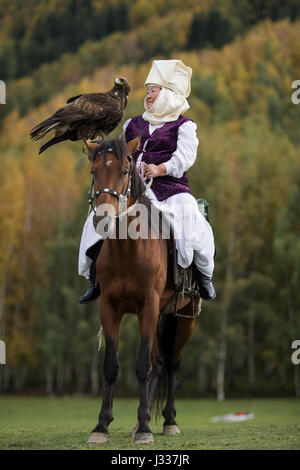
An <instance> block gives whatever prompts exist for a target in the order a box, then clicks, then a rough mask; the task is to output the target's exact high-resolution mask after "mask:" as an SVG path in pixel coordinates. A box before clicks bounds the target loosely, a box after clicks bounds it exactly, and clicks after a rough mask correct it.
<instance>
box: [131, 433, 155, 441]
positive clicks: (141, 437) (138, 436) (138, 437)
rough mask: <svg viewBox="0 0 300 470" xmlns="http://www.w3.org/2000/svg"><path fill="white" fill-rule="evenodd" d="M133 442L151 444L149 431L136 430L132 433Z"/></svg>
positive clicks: (151, 439)
mask: <svg viewBox="0 0 300 470" xmlns="http://www.w3.org/2000/svg"><path fill="white" fill-rule="evenodd" d="M134 442H136V443H137V444H152V443H153V442H154V439H153V435H152V433H151V432H137V433H135V435H134Z"/></svg>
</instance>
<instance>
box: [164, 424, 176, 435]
mask: <svg viewBox="0 0 300 470" xmlns="http://www.w3.org/2000/svg"><path fill="white" fill-rule="evenodd" d="M176 434H180V429H179V427H178V426H177V424H171V425H167V426H164V435H165V436H175V435H176Z"/></svg>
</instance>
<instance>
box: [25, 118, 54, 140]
mask: <svg viewBox="0 0 300 470" xmlns="http://www.w3.org/2000/svg"><path fill="white" fill-rule="evenodd" d="M58 124H59V121H58V120H57V119H53V118H52V117H51V118H48V119H46V120H45V121H43V122H41V123H40V124H38V125H37V126H35V127H34V128H33V129H32V131H31V133H30V137H31V138H32V139H33V140H39V139H42V138H43V137H44V136H45V135H46V134H48V132H50V131H51V130H52V129H54V128H55V127H56V126H57V125H58Z"/></svg>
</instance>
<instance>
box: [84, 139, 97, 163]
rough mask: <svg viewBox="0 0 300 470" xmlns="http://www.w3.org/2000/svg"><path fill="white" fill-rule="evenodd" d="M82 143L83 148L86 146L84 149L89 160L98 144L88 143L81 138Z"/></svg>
mask: <svg viewBox="0 0 300 470" xmlns="http://www.w3.org/2000/svg"><path fill="white" fill-rule="evenodd" d="M82 140H83V142H84V143H85V146H86V149H87V152H88V158H89V160H90V159H91V158H90V157H91V155H92V153H93V151H94V150H95V148H96V147H98V145H99V144H98V143H95V142H88V141H87V140H86V139H85V138H84V137H83V138H82Z"/></svg>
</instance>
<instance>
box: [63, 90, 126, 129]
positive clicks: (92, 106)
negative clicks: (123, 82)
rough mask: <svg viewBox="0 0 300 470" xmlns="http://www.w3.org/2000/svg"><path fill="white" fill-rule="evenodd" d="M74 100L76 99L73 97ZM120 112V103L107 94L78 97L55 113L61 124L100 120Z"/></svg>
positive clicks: (90, 94) (88, 94)
mask: <svg viewBox="0 0 300 470" xmlns="http://www.w3.org/2000/svg"><path fill="white" fill-rule="evenodd" d="M75 98H76V97H75ZM120 111H121V101H120V99H118V98H117V97H115V96H112V95H111V94H108V93H87V94H85V95H79V97H78V98H76V99H74V101H72V102H70V103H69V104H67V105H66V106H64V107H63V108H60V109H58V110H57V111H56V113H55V115H54V116H55V118H57V119H59V121H60V122H61V123H64V122H65V123H70V122H76V121H82V120H95V119H97V120H100V119H105V118H106V117H107V116H110V115H115V113H118V112H120Z"/></svg>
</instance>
